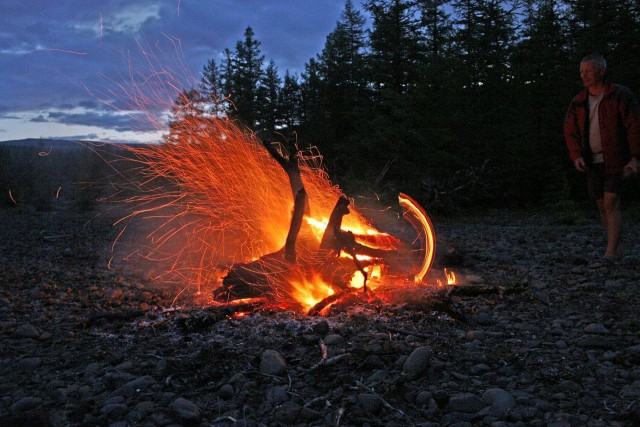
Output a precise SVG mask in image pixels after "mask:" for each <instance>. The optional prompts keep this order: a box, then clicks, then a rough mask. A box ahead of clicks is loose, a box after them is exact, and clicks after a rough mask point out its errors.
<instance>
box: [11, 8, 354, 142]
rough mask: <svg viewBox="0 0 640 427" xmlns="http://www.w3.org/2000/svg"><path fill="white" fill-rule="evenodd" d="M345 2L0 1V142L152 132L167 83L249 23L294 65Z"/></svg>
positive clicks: (183, 77)
mask: <svg viewBox="0 0 640 427" xmlns="http://www.w3.org/2000/svg"><path fill="white" fill-rule="evenodd" d="M344 3H345V1H344V0H135V1H134V0H39V1H38V0H1V1H0V141H3V140H10V139H22V138H40V137H45V138H66V139H91V140H110V141H144V142H154V141H157V140H159V138H160V135H161V133H162V131H163V126H164V120H165V118H166V115H165V114H164V113H165V111H166V107H167V106H168V105H170V100H171V99H172V97H173V95H175V93H173V92H172V90H173V89H172V86H182V87H183V88H184V87H187V86H189V85H190V84H192V83H193V82H194V81H196V80H197V79H198V78H199V75H200V72H201V70H202V67H203V66H204V64H205V63H206V61H207V60H208V59H211V58H213V59H216V60H219V59H220V55H221V52H222V50H223V49H225V48H229V49H231V50H233V49H234V48H235V44H236V42H237V41H238V40H241V39H242V38H243V34H244V31H245V29H246V28H247V26H251V27H252V28H253V30H254V32H255V34H256V38H257V39H258V40H259V41H260V42H261V43H262V44H261V50H262V53H263V54H264V55H265V60H266V61H268V60H270V59H273V60H274V61H275V62H276V65H277V66H278V69H279V71H280V73H281V74H284V71H285V70H286V69H289V70H290V71H291V72H297V73H298V74H299V73H300V72H301V71H302V70H303V69H304V64H305V62H308V60H309V58H311V57H313V56H315V55H316V54H317V53H320V52H321V50H322V47H323V46H324V42H325V40H326V36H327V35H328V34H329V33H330V32H331V31H332V30H333V29H334V28H335V24H336V21H337V20H338V19H339V18H340V14H341V12H342V10H343V8H344ZM354 4H359V2H357V1H355V2H354ZM166 71H168V72H166ZM136 101H141V104H142V105H140V102H136ZM136 104H138V105H136Z"/></svg>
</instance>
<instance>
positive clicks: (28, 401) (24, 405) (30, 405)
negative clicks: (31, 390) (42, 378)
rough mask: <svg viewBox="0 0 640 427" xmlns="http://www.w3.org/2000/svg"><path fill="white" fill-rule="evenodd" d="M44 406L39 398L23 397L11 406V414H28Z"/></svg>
mask: <svg viewBox="0 0 640 427" xmlns="http://www.w3.org/2000/svg"><path fill="white" fill-rule="evenodd" d="M41 404H42V399H40V398H38V397H31V396H30V397H23V398H22V399H20V400H18V401H17V402H15V403H14V404H13V405H11V408H10V409H11V412H26V411H31V410H33V409H34V408H37V407H38V406H40V405H41Z"/></svg>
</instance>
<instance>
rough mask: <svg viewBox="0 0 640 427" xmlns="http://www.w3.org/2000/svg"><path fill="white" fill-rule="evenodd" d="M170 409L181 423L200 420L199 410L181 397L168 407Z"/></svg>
mask: <svg viewBox="0 0 640 427" xmlns="http://www.w3.org/2000/svg"><path fill="white" fill-rule="evenodd" d="M169 409H171V410H172V411H173V412H174V413H175V414H176V415H177V416H178V418H180V420H181V421H186V422H193V421H198V420H199V419H200V408H198V406H197V405H196V404H195V403H193V402H191V401H190V400H187V399H185V398H183V397H178V398H177V399H176V400H174V401H173V402H171V404H170V405H169Z"/></svg>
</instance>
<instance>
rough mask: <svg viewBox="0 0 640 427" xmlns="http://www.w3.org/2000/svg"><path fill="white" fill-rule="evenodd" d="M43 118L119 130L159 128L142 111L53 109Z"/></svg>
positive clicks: (135, 130)
mask: <svg viewBox="0 0 640 427" xmlns="http://www.w3.org/2000/svg"><path fill="white" fill-rule="evenodd" d="M43 120H44V121H53V122H58V123H65V124H75V125H83V126H98V127H101V128H104V129H111V130H115V131H118V132H127V131H134V132H144V131H155V130H157V129H156V127H155V126H153V125H152V124H151V123H148V121H147V120H146V115H145V114H143V113H140V112H137V113H128V114H123V113H118V112H97V111H88V112H83V113H66V112H62V111H52V112H50V113H48V115H47V118H46V119H44V118H43ZM32 121H35V120H32Z"/></svg>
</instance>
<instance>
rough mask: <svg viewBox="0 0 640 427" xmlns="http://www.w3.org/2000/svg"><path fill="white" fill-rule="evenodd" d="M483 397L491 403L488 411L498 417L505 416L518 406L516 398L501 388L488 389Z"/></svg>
mask: <svg viewBox="0 0 640 427" xmlns="http://www.w3.org/2000/svg"><path fill="white" fill-rule="evenodd" d="M482 399H483V400H484V401H485V402H487V403H488V404H490V405H491V407H490V408H489V412H488V413H489V414H490V415H492V416H494V417H497V418H503V417H504V416H505V415H507V414H508V413H509V411H510V410H512V409H513V408H515V407H516V399H515V398H514V397H513V396H512V395H511V394H510V393H509V392H508V391H506V390H504V389H501V388H490V389H488V390H487V391H485V392H484V393H483V394H482Z"/></svg>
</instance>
